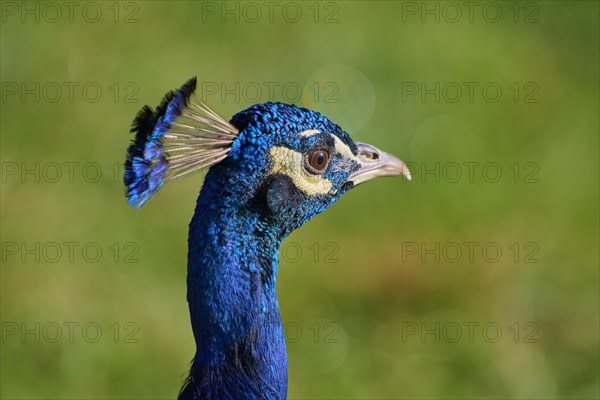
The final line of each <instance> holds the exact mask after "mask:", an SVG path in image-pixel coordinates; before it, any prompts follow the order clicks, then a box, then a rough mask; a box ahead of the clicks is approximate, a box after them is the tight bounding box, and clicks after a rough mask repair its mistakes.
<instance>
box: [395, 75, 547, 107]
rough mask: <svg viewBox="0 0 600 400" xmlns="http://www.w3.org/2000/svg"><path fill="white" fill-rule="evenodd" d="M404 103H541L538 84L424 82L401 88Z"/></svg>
mask: <svg viewBox="0 0 600 400" xmlns="http://www.w3.org/2000/svg"><path fill="white" fill-rule="evenodd" d="M400 99H401V101H402V103H409V102H419V103H499V102H501V101H509V102H512V103H523V104H532V103H539V102H540V85H539V84H538V83H537V82H533V81H527V82H516V81H515V82H509V83H500V82H489V81H488V82H478V81H461V82H457V81H452V82H440V81H434V82H424V81H405V82H402V83H401V85H400Z"/></svg>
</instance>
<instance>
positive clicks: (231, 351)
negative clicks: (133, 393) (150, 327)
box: [180, 177, 287, 399]
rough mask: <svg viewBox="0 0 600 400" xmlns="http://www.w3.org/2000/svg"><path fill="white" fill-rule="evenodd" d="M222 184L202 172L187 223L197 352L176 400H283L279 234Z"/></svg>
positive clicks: (256, 207)
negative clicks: (195, 200) (202, 184)
mask: <svg viewBox="0 0 600 400" xmlns="http://www.w3.org/2000/svg"><path fill="white" fill-rule="evenodd" d="M219 181H220V180H219V179H214V180H210V179H209V177H207V179H206V180H205V184H204V187H203V189H202V191H201V193H200V196H199V198H198V202H197V206H196V211H195V213H194V217H193V218H192V222H191V223H190V231H189V240H188V278H187V285H188V294H187V298H188V303H189V307H190V316H191V322H192V328H193V331H194V338H195V340H196V355H195V357H194V360H193V363H192V370H191V372H190V378H189V381H188V383H187V386H186V387H184V389H182V394H181V397H180V398H186V399H187V398H198V399H199V398H203V399H204V398H210V399H228V398H231V399H241V398H244V399H254V398H257V399H264V398H265V399H283V398H285V397H286V392H287V357H286V351H285V340H284V336H283V329H282V326H281V318H280V315H279V305H278V302H277V294H276V291H275V282H276V278H277V266H278V251H279V245H280V243H281V239H282V238H281V237H280V236H281V235H280V234H279V233H278V232H277V231H276V230H275V229H273V227H272V226H271V225H270V224H269V222H268V221H267V220H265V218H264V215H263V213H262V212H261V209H260V206H259V205H257V204H253V203H252V202H250V203H248V202H247V201H243V200H242V198H243V195H244V194H243V193H236V192H235V190H228V191H224V190H223V186H222V185H220V182H219ZM227 186H228V187H230V188H231V187H232V186H231V185H227ZM233 187H234V188H235V187H236V186H235V185H234V186H233ZM186 396H187V397H186Z"/></svg>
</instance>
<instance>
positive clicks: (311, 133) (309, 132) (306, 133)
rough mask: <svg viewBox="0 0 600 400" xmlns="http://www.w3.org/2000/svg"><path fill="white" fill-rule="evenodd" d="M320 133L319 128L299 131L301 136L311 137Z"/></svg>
mask: <svg viewBox="0 0 600 400" xmlns="http://www.w3.org/2000/svg"><path fill="white" fill-rule="evenodd" d="M318 133H321V131H319V130H317V129H308V130H306V131H302V132H300V133H298V134H299V135H300V136H304V137H311V136H314V135H316V134H318Z"/></svg>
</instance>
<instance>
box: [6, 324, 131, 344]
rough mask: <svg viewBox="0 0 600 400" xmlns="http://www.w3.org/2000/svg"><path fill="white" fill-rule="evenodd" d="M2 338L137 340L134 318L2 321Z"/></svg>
mask: <svg viewBox="0 0 600 400" xmlns="http://www.w3.org/2000/svg"><path fill="white" fill-rule="evenodd" d="M1 326H2V332H1V334H0V336H1V342H2V343H9V342H19V343H78V342H80V343H98V342H100V341H110V342H113V343H139V342H140V340H139V337H138V333H139V331H140V327H139V325H138V324H137V323H135V322H131V321H128V322H112V323H108V324H106V323H101V322H96V321H85V322H81V321H61V322H57V321H44V322H42V321H3V322H2V324H1Z"/></svg>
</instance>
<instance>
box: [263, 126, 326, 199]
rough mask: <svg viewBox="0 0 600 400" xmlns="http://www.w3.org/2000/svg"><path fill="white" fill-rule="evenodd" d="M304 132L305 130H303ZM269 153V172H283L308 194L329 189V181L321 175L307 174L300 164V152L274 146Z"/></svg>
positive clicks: (320, 192)
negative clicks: (270, 165) (270, 166)
mask: <svg viewBox="0 0 600 400" xmlns="http://www.w3.org/2000/svg"><path fill="white" fill-rule="evenodd" d="M305 132H306V131H305ZM269 154H270V155H271V164H272V168H271V173H272V174H283V175H286V176H287V177H289V178H290V180H291V181H292V183H293V184H294V186H296V187H297V188H298V189H299V190H301V191H302V192H304V193H306V194H308V195H315V194H326V193H329V191H330V190H331V186H332V185H331V181H330V180H329V179H327V178H324V177H322V176H321V175H313V174H309V173H308V172H306V171H305V170H304V167H303V166H302V157H303V155H302V153H298V152H297V151H294V150H292V149H288V148H287V147H282V146H275V147H272V148H271V150H270V151H269Z"/></svg>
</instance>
